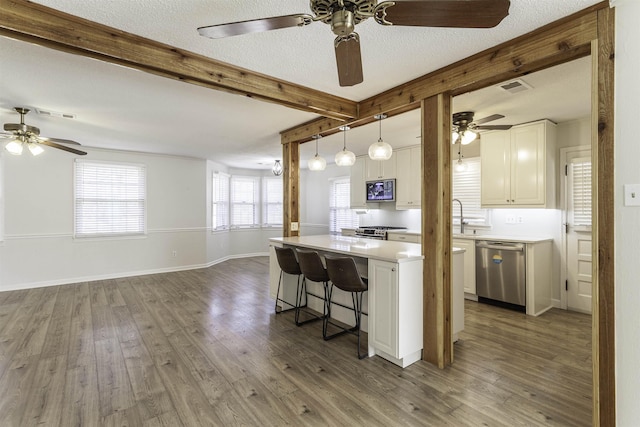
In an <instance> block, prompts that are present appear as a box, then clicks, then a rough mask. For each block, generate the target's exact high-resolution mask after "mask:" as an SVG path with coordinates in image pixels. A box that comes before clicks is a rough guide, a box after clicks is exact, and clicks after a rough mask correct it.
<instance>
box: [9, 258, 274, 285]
mask: <svg viewBox="0 0 640 427" xmlns="http://www.w3.org/2000/svg"><path fill="white" fill-rule="evenodd" d="M259 256H269V253H268V252H255V253H250V254H238V255H229V256H226V257H223V258H220V259H217V260H215V261H211V262H208V263H206V264H193V265H180V266H175V267H165V268H155V269H152V270H139V271H128V272H121V273H110V274H98V275H95V276H84V277H73V278H66V279H56V280H47V281H43V282H31V283H20V284H16V285H10V286H8V287H6V288H3V289H1V290H0V292H4V291H20V290H24V289H36V288H46V287H48V286H61V285H72V284H74V283H84V282H95V281H96V280H110V279H122V278H125V277H136V276H146V275H150V274H162V273H174V272H177V271H187V270H198V269H201V268H209V267H211V266H214V265H216V264H220V263H222V262H225V261H228V260H230V259H238V258H253V257H259Z"/></svg>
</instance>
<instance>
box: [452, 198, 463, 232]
mask: <svg viewBox="0 0 640 427" xmlns="http://www.w3.org/2000/svg"><path fill="white" fill-rule="evenodd" d="M453 201H454V202H458V203H460V234H464V224H465V222H464V215H463V214H462V202H461V201H460V199H453Z"/></svg>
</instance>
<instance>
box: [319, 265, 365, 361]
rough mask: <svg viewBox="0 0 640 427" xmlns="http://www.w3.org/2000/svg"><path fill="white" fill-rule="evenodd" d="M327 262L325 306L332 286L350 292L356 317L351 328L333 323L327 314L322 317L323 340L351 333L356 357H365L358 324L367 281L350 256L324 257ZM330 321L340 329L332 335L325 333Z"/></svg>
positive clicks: (329, 300) (329, 302)
mask: <svg viewBox="0 0 640 427" xmlns="http://www.w3.org/2000/svg"><path fill="white" fill-rule="evenodd" d="M325 261H326V263H327V273H328V274H329V278H330V279H331V286H330V287H329V288H328V289H329V291H328V295H327V306H329V307H330V306H331V294H332V293H333V286H334V285H335V286H336V287H337V288H338V289H341V290H343V291H345V292H351V299H352V301H353V309H352V310H353V313H354V315H355V319H356V325H355V326H354V327H352V328H344V327H342V326H340V325H336V324H335V323H331V322H330V321H329V316H326V317H325V319H324V324H323V327H322V332H323V337H324V339H325V340H330V339H332V338H335V337H337V336H339V335H343V334H345V333H352V334H354V335H356V336H357V337H358V359H364V358H365V357H367V355H368V354H367V353H364V354H361V353H360V325H361V318H362V295H363V294H364V293H365V292H366V291H367V290H368V289H369V286H368V284H367V281H366V280H365V279H363V278H361V277H360V273H358V269H357V267H356V262H355V260H354V259H353V258H351V257H325ZM329 323H331V324H332V325H333V326H336V327H338V328H340V329H341V331H340V332H336V333H334V334H332V335H327V327H328V325H329Z"/></svg>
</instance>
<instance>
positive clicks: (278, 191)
mask: <svg viewBox="0 0 640 427" xmlns="http://www.w3.org/2000/svg"><path fill="white" fill-rule="evenodd" d="M282 199H283V193H282V177H279V176H277V177H273V178H271V177H265V178H262V226H263V227H282V219H283V215H284V214H283V210H282Z"/></svg>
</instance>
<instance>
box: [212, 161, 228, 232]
mask: <svg viewBox="0 0 640 427" xmlns="http://www.w3.org/2000/svg"><path fill="white" fill-rule="evenodd" d="M211 190H212V195H211V228H212V229H213V230H227V229H228V228H229V175H227V174H224V173H220V172H214V173H213V180H212V185H211Z"/></svg>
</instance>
